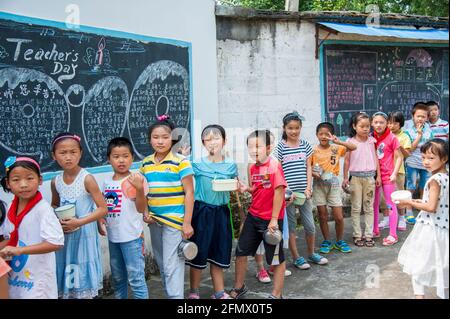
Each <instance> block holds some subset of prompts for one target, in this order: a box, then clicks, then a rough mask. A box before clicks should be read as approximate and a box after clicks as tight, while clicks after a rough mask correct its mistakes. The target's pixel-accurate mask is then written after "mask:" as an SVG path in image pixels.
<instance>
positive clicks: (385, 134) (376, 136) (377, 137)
mask: <svg viewBox="0 0 450 319" xmlns="http://www.w3.org/2000/svg"><path fill="white" fill-rule="evenodd" d="M389 134H391V131H390V130H389V128H388V127H386V130H385V131H384V133H383V134H381V135H378V133H377V132H375V131H374V132H373V137H375V139H376V140H377V142H376V143H375V146H376V147H378V145H380V143H381V142H382V141H383V140H384V139H385V138H386V137H387V136H388V135H389Z"/></svg>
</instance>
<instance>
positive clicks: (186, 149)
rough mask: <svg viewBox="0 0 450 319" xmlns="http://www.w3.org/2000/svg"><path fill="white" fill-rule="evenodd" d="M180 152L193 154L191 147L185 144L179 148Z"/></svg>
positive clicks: (186, 154) (187, 154) (185, 154)
mask: <svg viewBox="0 0 450 319" xmlns="http://www.w3.org/2000/svg"><path fill="white" fill-rule="evenodd" d="M178 153H181V154H182V155H184V156H189V155H190V154H191V147H190V146H189V145H187V144H185V145H183V146H182V147H180V148H179V149H178Z"/></svg>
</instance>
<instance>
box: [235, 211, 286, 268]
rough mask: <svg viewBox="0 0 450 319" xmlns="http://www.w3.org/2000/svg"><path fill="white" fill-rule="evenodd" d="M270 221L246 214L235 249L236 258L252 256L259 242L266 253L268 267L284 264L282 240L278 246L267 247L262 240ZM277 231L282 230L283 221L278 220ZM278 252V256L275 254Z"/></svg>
mask: <svg viewBox="0 0 450 319" xmlns="http://www.w3.org/2000/svg"><path fill="white" fill-rule="evenodd" d="M269 223H270V220H264V219H261V218H258V217H255V216H253V215H252V214H250V213H249V214H247V218H246V220H245V223H244V227H243V228H242V232H241V235H240V236H239V241H238V244H237V247H236V256H254V255H255V254H256V251H257V250H258V246H259V244H261V241H262V242H263V243H264V249H265V251H266V261H267V264H269V265H279V264H281V263H283V262H284V252H283V239H282V240H281V242H280V243H278V245H269V244H268V243H266V242H265V241H264V240H263V239H264V232H265V231H266V229H267V226H269ZM278 229H280V230H281V229H283V220H282V219H279V220H278ZM276 250H278V252H277V253H278V254H275V253H276Z"/></svg>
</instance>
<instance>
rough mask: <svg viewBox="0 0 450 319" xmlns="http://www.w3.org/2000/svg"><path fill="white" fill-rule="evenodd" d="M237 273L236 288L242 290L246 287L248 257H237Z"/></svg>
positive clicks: (235, 277) (235, 276)
mask: <svg viewBox="0 0 450 319" xmlns="http://www.w3.org/2000/svg"><path fill="white" fill-rule="evenodd" d="M235 269H236V273H235V274H234V288H236V289H240V288H242V286H243V285H244V281H245V275H246V273H247V256H237V257H236V268H235Z"/></svg>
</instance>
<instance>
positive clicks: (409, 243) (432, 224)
mask: <svg viewBox="0 0 450 319" xmlns="http://www.w3.org/2000/svg"><path fill="white" fill-rule="evenodd" d="M420 151H421V153H422V155H423V166H424V167H425V168H426V169H427V170H428V171H429V172H430V173H431V174H433V175H432V176H431V177H430V179H428V181H427V183H426V184H425V188H424V190H425V191H424V194H423V199H422V200H420V199H413V200H403V201H399V204H398V205H399V207H412V208H415V209H417V210H420V212H419V215H418V216H417V223H416V225H414V228H413V230H412V231H411V233H410V234H409V236H408V238H407V239H406V241H405V243H404V244H403V246H402V248H401V249H400V252H399V255H398V262H399V263H400V264H401V265H403V271H404V272H405V273H407V274H409V275H411V277H412V278H411V279H412V285H413V289H414V294H415V297H416V298H417V299H423V298H424V295H425V292H424V286H428V287H436V288H437V295H438V296H439V297H440V298H445V299H448V274H449V269H448V254H449V239H448V227H449V224H448V184H449V183H448V172H447V171H446V169H445V165H446V163H448V143H446V142H444V141H442V140H440V139H432V140H430V141H428V142H427V143H425V144H424V145H422V147H421V148H420Z"/></svg>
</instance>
